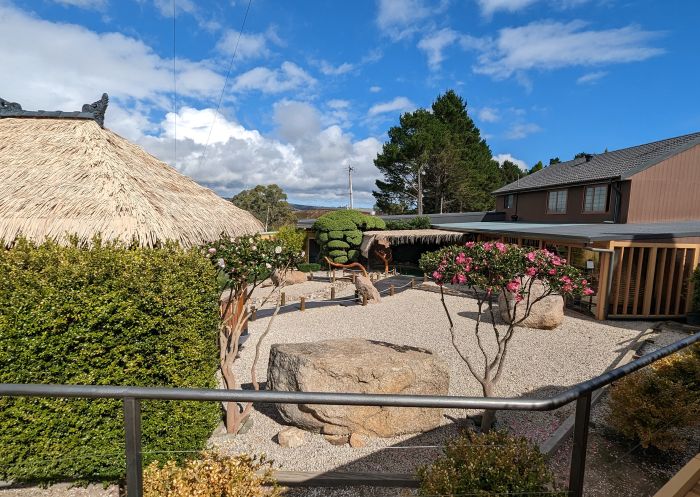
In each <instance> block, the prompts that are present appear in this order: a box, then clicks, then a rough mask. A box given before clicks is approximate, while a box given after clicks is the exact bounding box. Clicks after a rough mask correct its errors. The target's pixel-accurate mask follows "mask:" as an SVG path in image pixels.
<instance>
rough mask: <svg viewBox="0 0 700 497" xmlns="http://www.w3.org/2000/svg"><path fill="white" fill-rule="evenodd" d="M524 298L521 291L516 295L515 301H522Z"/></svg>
mask: <svg viewBox="0 0 700 497" xmlns="http://www.w3.org/2000/svg"><path fill="white" fill-rule="evenodd" d="M522 300H523V296H522V294H520V293H519V294H517V295H516V296H515V301H516V302H522Z"/></svg>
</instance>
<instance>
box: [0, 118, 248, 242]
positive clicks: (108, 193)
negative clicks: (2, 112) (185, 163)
mask: <svg viewBox="0 0 700 497" xmlns="http://www.w3.org/2000/svg"><path fill="white" fill-rule="evenodd" d="M260 231H262V225H261V223H260V222H259V221H258V220H257V219H256V218H255V217H253V215H252V214H250V213H248V212H247V211H244V210H242V209H239V208H238V207H236V206H234V205H233V204H232V203H231V202H228V201H226V200H224V199H222V198H221V197H219V196H218V195H217V194H216V193H214V192H213V191H211V190H209V189H208V188H205V187H203V186H200V185H198V184H197V183H196V182H194V181H193V180H191V179H190V178H188V177H186V176H184V175H182V174H180V173H179V172H177V171H176V170H175V169H174V168H172V167H170V166H169V165H167V164H165V163H164V162H162V161H160V160H158V159H156V158H155V157H153V156H152V155H150V154H149V153H147V152H146V151H145V150H143V149H142V148H141V147H139V146H137V145H134V144H132V143H130V142H129V141H127V140H126V139H124V138H122V137H121V136H119V135H117V134H116V133H113V132H112V131H109V130H107V129H104V128H102V127H101V126H100V125H99V124H98V123H97V122H95V121H94V120H92V119H61V118H37V117H4V118H1V119H0V241H2V242H3V243H4V244H5V245H6V246H9V245H11V244H12V243H13V242H14V240H15V239H16V238H17V237H19V236H25V237H27V238H28V239H30V240H33V241H36V242H38V243H41V242H43V241H44V240H45V239H47V238H49V239H54V240H57V241H59V242H63V243H65V242H66V241H67V240H68V235H76V236H77V237H78V239H79V241H81V242H86V243H89V242H90V240H91V239H92V237H93V236H94V235H96V234H99V235H100V236H101V237H102V240H105V241H120V242H125V243H132V242H136V243H138V244H139V245H141V246H148V247H151V246H156V245H159V244H161V243H163V242H166V241H176V242H178V243H180V245H182V246H183V247H192V246H197V245H201V244H202V243H206V242H209V241H213V240H216V239H218V238H219V236H220V234H222V233H223V234H225V235H226V236H229V237H237V236H241V235H248V234H252V233H257V232H260Z"/></svg>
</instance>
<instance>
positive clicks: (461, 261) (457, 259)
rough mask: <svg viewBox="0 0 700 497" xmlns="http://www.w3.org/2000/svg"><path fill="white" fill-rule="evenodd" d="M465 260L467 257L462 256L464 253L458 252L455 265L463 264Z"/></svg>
mask: <svg viewBox="0 0 700 497" xmlns="http://www.w3.org/2000/svg"><path fill="white" fill-rule="evenodd" d="M466 260H467V256H466V255H465V254H464V252H460V253H459V255H458V256H457V257H455V262H456V263H457V264H464V262H465V261H466Z"/></svg>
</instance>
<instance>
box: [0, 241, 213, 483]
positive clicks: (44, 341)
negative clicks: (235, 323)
mask: <svg viewBox="0 0 700 497" xmlns="http://www.w3.org/2000/svg"><path fill="white" fill-rule="evenodd" d="M218 293H219V292H218V284H217V281H216V274H215V271H214V269H213V267H212V264H211V262H210V261H209V259H207V258H206V257H204V256H203V255H202V254H201V253H200V252H199V251H198V250H188V251H185V250H181V249H179V248H177V247H176V246H173V245H168V246H166V247H163V248H158V249H127V248H120V247H117V246H114V245H104V244H100V243H99V241H96V243H95V245H94V247H93V248H91V249H89V250H85V249H81V248H78V247H74V246H73V247H61V246H58V245H56V244H55V243H53V242H47V243H44V244H42V245H39V246H36V245H33V244H31V243H29V242H27V241H26V240H18V241H17V243H16V244H15V246H14V247H13V248H12V249H10V250H0V383H56V384H96V385H135V386H165V387H192V388H216V381H215V374H216V370H217V366H218V351H217V332H218V323H219V310H218V296H219V295H218ZM141 406H142V414H143V421H142V433H143V437H142V441H143V450H144V452H151V453H153V452H158V451H167V450H172V449H174V448H176V449H177V450H182V451H187V450H201V449H202V448H204V446H205V443H206V441H207V439H208V438H209V436H210V435H211V433H212V430H213V429H214V427H215V426H216V423H217V422H219V420H220V419H221V407H220V405H218V404H217V403H214V402H167V401H147V400H145V401H142V404H141ZM0 447H2V450H0V480H13V481H55V480H67V479H77V480H103V481H104V480H108V481H113V480H116V479H119V478H122V477H123V475H124V472H125V461H124V457H123V456H116V455H111V454H120V453H123V450H124V426H123V413H122V403H121V401H119V400H108V399H48V398H47V399H44V398H2V399H0ZM146 459H147V461H146V462H147V463H148V462H149V460H150V459H153V456H152V455H149V456H147V457H146Z"/></svg>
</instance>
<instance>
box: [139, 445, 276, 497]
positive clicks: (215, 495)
mask: <svg viewBox="0 0 700 497" xmlns="http://www.w3.org/2000/svg"><path fill="white" fill-rule="evenodd" d="M143 495H144V497H191V496H197V497H277V496H279V495H282V489H281V488H280V487H279V486H277V484H276V482H275V481H274V479H273V477H272V469H271V464H270V463H269V462H266V461H265V459H257V458H253V457H250V456H247V455H238V456H229V457H225V456H221V455H217V454H215V453H212V452H204V453H203V454H202V456H201V457H200V458H199V459H190V460H188V461H186V462H185V463H184V464H182V465H178V464H177V463H176V462H175V461H168V462H167V463H166V464H164V465H162V466H161V465H159V464H158V463H157V462H154V463H152V464H151V465H150V466H148V467H147V468H146V469H145V470H144V472H143Z"/></svg>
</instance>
